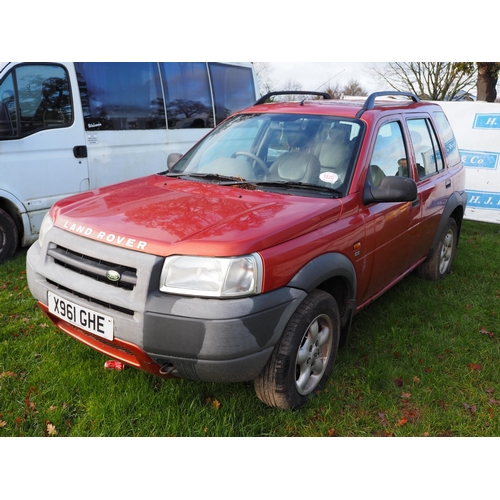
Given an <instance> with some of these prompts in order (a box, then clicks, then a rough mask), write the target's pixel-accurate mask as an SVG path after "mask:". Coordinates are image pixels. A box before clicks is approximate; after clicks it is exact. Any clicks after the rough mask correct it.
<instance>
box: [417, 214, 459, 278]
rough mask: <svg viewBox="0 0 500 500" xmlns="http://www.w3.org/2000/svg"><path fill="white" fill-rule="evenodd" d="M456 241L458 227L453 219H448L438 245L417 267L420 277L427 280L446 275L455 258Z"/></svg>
mask: <svg viewBox="0 0 500 500" xmlns="http://www.w3.org/2000/svg"><path fill="white" fill-rule="evenodd" d="M457 242H458V228H457V223H456V222H455V219H453V218H450V219H448V223H447V224H446V226H445V228H444V229H443V232H442V233H441V237H440V238H439V242H438V245H437V247H436V249H435V250H434V253H433V254H432V256H431V257H430V258H429V259H427V260H426V261H424V262H422V264H420V266H419V267H418V268H417V274H418V276H419V277H420V278H423V279H427V280H432V281H435V280H438V279H441V278H443V277H444V276H446V275H447V274H448V273H449V272H450V271H451V265H452V263H453V259H454V258H455V251H456V249H457Z"/></svg>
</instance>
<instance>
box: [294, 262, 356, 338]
mask: <svg viewBox="0 0 500 500" xmlns="http://www.w3.org/2000/svg"><path fill="white" fill-rule="evenodd" d="M288 285H289V286H291V287H294V288H300V289H302V290H304V291H305V292H307V294H310V293H311V292H312V291H313V290H315V289H320V290H323V291H325V292H327V293H329V294H330V295H332V297H333V298H334V299H335V300H336V302H337V305H338V308H339V313H340V319H341V332H340V346H339V347H343V346H345V344H346V343H347V338H348V336H349V331H350V328H351V322H352V317H353V315H354V311H355V309H356V289H357V279H356V271H355V269H354V265H353V264H352V262H351V261H350V260H349V259H348V258H347V257H346V256H345V255H342V254H340V253H328V254H324V255H321V256H319V257H316V258H315V259H313V260H312V261H310V262H308V263H307V264H306V265H305V266H304V267H303V268H302V269H301V270H300V271H299V272H298V273H297V274H296V275H295V276H294V277H293V278H292V280H290V282H289V284H288Z"/></svg>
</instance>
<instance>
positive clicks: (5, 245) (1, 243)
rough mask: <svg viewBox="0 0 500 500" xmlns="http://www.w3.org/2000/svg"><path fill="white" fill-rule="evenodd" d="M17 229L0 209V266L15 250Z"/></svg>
mask: <svg viewBox="0 0 500 500" xmlns="http://www.w3.org/2000/svg"><path fill="white" fill-rule="evenodd" d="M17 240H18V235H17V227H16V224H15V222H14V221H13V220H12V218H11V217H10V215H9V214H8V213H7V212H5V211H4V210H1V209H0V264H1V263H2V262H4V261H6V260H7V259H10V258H11V257H12V256H13V255H14V253H15V252H16V249H17Z"/></svg>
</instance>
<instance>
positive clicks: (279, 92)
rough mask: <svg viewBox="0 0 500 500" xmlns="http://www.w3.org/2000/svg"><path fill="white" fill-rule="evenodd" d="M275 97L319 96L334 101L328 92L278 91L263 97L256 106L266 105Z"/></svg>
mask: <svg viewBox="0 0 500 500" xmlns="http://www.w3.org/2000/svg"><path fill="white" fill-rule="evenodd" d="M273 95H318V96H321V97H323V99H332V96H331V95H330V94H328V92H310V91H308V90H278V91H275V92H269V93H268V94H266V95H263V96H262V97H261V98H260V99H259V100H258V101H257V102H256V103H255V104H254V106H258V105H259V104H264V103H265V102H266V101H267V100H268V99H269V98H270V97H272V96H273Z"/></svg>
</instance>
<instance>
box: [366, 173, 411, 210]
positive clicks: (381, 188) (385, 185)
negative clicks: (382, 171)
mask: <svg viewBox="0 0 500 500" xmlns="http://www.w3.org/2000/svg"><path fill="white" fill-rule="evenodd" d="M417 196H418V191H417V184H416V183H415V181H414V180H413V179H410V178H408V177H399V176H391V175H389V176H387V177H384V178H383V179H381V181H380V184H379V185H378V186H372V184H371V182H370V181H369V180H367V182H366V184H365V188H364V190H363V204H364V205H369V204H370V203H380V202H385V203H389V202H391V203H395V202H401V201H415V200H416V199H417Z"/></svg>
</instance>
